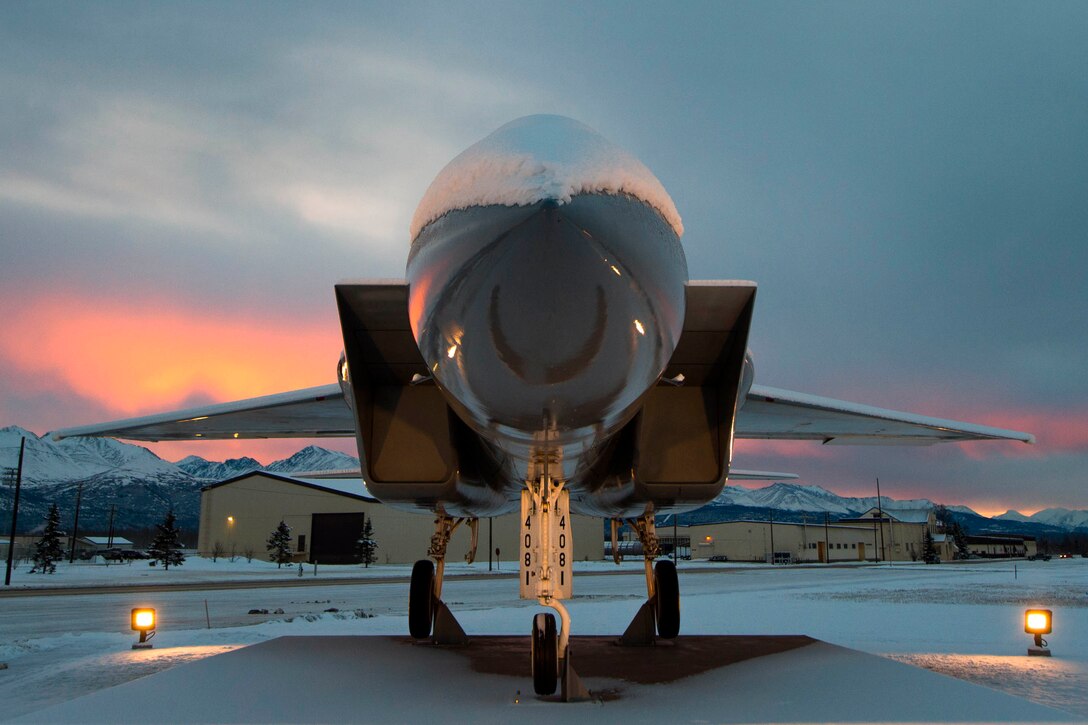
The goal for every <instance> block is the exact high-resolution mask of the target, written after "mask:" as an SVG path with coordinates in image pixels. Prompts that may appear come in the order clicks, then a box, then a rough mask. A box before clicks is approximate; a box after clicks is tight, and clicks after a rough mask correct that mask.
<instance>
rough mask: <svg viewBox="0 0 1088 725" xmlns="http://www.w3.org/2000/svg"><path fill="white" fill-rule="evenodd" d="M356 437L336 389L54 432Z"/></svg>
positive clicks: (141, 437) (177, 437)
mask: <svg viewBox="0 0 1088 725" xmlns="http://www.w3.org/2000/svg"><path fill="white" fill-rule="evenodd" d="M354 435H355V418H354V416H353V415H352V414H351V409H350V408H348V405H347V403H346V402H344V394H343V393H342V392H341V390H340V386H339V385H338V384H336V383H333V384H331V385H320V386H318V387H316V388H304V389H303V390H293V391H291V392H289V393H277V394H275V395H265V396H262V397H259V398H249V399H248V400H236V401H233V402H230V403H218V404H215V405H206V406H202V407H199V408H189V409H187V410H176V411H173V412H170V413H157V414H155V415H147V416H143V417H140V418H127V419H124V420H116V421H113V422H110V423H96V424H94V425H84V426H79V427H76V428H62V429H60V430H57V431H54V432H53V440H60V439H62V438H71V437H74V436H96V437H107V438H125V439H127V440H133V441H191V440H197V439H201V440H212V439H231V438H326V437H350V436H354Z"/></svg>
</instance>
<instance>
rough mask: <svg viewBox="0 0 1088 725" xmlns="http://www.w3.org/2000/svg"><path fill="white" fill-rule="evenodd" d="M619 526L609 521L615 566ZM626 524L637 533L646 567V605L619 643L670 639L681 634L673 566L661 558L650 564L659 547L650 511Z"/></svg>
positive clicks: (651, 642)
mask: <svg viewBox="0 0 1088 725" xmlns="http://www.w3.org/2000/svg"><path fill="white" fill-rule="evenodd" d="M622 523H623V522H622V521H620V520H619V519H613V520H612V556H613V558H614V559H615V561H616V563H617V564H618V563H619V562H620V559H621V557H620V553H619V527H620V525H621V524H622ZM627 523H629V524H630V525H631V527H632V528H633V529H634V530H635V533H636V534H638V539H639V542H640V543H641V544H642V556H643V562H644V564H645V568H646V602H645V603H644V604H643V605H642V606H641V607H640V608H639V610H638V613H637V614H635V618H634V619H632V620H631V624H630V625H628V627H627V630H626V631H625V632H624V633H623V636H622V637H620V644H621V645H627V646H645V645H651V644H654V642H655V640H656V637H661V638H662V639H673V638H675V637H676V636H677V635H678V634H680V582H679V580H678V579H677V577H676V565H675V564H673V563H672V562H671V561H669V560H668V559H662V560H661V561H659V562H657V565H656V566H654V563H653V561H654V559H655V558H656V557H657V556H659V555H660V553H661V547H660V545H659V544H658V540H657V531H656V529H655V528H654V515H653V513H652V512H649V513H646V514H643V515H642V516H640V517H639V518H637V519H628V520H627ZM655 634H656V637H655Z"/></svg>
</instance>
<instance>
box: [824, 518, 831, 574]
mask: <svg viewBox="0 0 1088 725" xmlns="http://www.w3.org/2000/svg"><path fill="white" fill-rule="evenodd" d="M830 523H831V513H830V512H828V511H824V563H825V564H830V563H831V536H830V531H829V527H830Z"/></svg>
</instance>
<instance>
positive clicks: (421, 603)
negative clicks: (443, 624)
mask: <svg viewBox="0 0 1088 725" xmlns="http://www.w3.org/2000/svg"><path fill="white" fill-rule="evenodd" d="M433 622H434V564H433V563H431V560H430V559H420V560H419V561H417V562H416V564H415V566H413V567H412V584H411V586H410V587H409V589H408V632H409V633H410V634H411V635H412V636H413V637H414V638H416V639H427V638H428V637H430V636H431V624H432V623H433Z"/></svg>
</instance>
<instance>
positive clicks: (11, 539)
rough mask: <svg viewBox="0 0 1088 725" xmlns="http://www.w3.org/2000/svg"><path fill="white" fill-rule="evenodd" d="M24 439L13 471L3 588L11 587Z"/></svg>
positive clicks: (20, 443) (21, 483) (21, 440)
mask: <svg viewBox="0 0 1088 725" xmlns="http://www.w3.org/2000/svg"><path fill="white" fill-rule="evenodd" d="M25 448H26V438H20V439H19V467H18V468H16V469H15V499H14V500H13V501H12V504H11V536H10V537H9V538H8V568H7V572H6V573H5V574H4V586H6V587H9V586H11V564H12V561H13V560H14V557H15V527H16V526H18V524H19V492H20V490H21V489H22V485H23V450H24V449H25Z"/></svg>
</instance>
